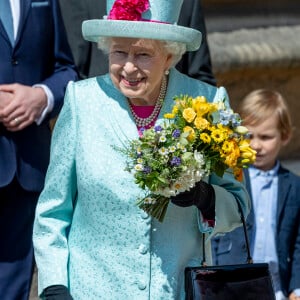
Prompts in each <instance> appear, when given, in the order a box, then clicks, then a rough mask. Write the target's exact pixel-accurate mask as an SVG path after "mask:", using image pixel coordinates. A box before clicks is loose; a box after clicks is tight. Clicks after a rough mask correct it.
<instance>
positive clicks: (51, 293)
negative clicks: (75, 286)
mask: <svg viewBox="0 0 300 300" xmlns="http://www.w3.org/2000/svg"><path fill="white" fill-rule="evenodd" d="M42 299H45V300H73V298H72V296H71V294H70V292H69V290H68V289H67V288H66V287H65V286H64V285H51V286H49V287H47V288H45V289H44V292H43V298H42Z"/></svg>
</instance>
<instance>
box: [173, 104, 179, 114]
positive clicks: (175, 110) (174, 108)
mask: <svg viewBox="0 0 300 300" xmlns="http://www.w3.org/2000/svg"><path fill="white" fill-rule="evenodd" d="M177 113H178V106H177V105H174V107H173V109H172V114H174V115H177Z"/></svg>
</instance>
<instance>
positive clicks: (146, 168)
mask: <svg viewBox="0 0 300 300" xmlns="http://www.w3.org/2000/svg"><path fill="white" fill-rule="evenodd" d="M143 172H144V173H145V174H149V173H151V168H150V167H149V166H144V169H143Z"/></svg>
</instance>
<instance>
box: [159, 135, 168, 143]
mask: <svg viewBox="0 0 300 300" xmlns="http://www.w3.org/2000/svg"><path fill="white" fill-rule="evenodd" d="M166 140H167V138H166V136H164V135H162V136H160V138H159V142H160V143H164V142H165V141H166Z"/></svg>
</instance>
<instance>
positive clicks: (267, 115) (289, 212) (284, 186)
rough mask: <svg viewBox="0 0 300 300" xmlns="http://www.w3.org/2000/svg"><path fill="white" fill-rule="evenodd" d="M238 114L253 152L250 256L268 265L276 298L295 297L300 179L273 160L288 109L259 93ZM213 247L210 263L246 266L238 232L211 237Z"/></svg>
mask: <svg viewBox="0 0 300 300" xmlns="http://www.w3.org/2000/svg"><path fill="white" fill-rule="evenodd" d="M239 113H240V115H241V117H242V119H243V121H244V123H243V125H245V126H246V127H247V128H248V129H249V132H250V139H251V146H252V148H253V149H254V150H256V151H257V154H256V161H255V163H254V164H253V166H251V167H250V168H249V169H247V170H246V171H245V180H246V185H247V189H248V192H249V194H250V195H251V199H252V210H251V212H250V214H249V216H248V219H247V229H248V234H249V240H250V246H251V253H252V257H253V260H254V262H268V263H269V266H270V271H271V274H272V279H273V284H274V290H275V293H276V300H285V299H289V300H295V299H300V177H299V176H296V175H295V174H293V173H292V172H290V171H288V170H287V169H285V168H283V167H282V166H281V164H280V162H279V161H278V154H279V152H280V150H281V149H282V148H283V147H284V146H285V145H286V144H287V143H288V142H289V141H290V139H291V135H292V125H291V118H290V114H289V111H288V107H287V104H286V102H285V100H284V98H283V97H282V95H281V94H280V93H278V92H276V91H272V90H263V89H261V90H256V91H253V92H251V93H250V94H248V95H247V96H246V97H245V98H244V99H243V101H242V103H241V106H240V110H239ZM212 248H213V249H212V250H213V258H214V263H215V264H218V265H222V264H223V265H224V264H237V263H245V262H246V246H245V239H244V234H243V231H242V228H238V229H236V230H234V231H232V232H230V233H228V234H226V235H225V236H222V237H217V238H215V240H214V241H213V244H212Z"/></svg>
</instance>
